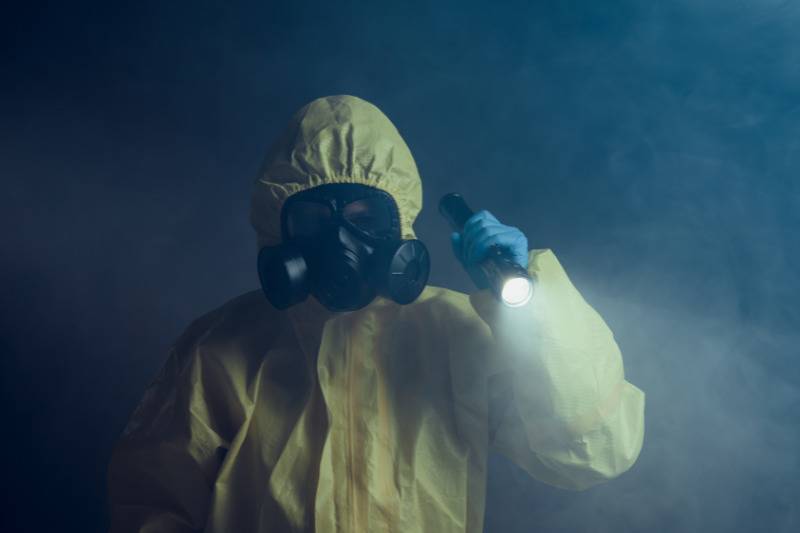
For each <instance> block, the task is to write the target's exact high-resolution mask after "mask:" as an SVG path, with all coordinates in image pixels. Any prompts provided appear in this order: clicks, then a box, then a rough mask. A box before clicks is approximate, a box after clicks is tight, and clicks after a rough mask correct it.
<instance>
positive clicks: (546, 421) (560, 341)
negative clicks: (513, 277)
mask: <svg viewBox="0 0 800 533" xmlns="http://www.w3.org/2000/svg"><path fill="white" fill-rule="evenodd" d="M529 265H530V266H529V272H530V274H531V275H532V276H533V278H534V280H535V285H534V287H535V288H534V295H533V298H532V300H531V301H530V303H528V304H527V305H526V306H523V307H519V308H508V307H505V306H502V305H501V304H499V303H498V302H497V301H496V300H495V299H494V298H493V296H492V295H491V294H490V293H489V292H488V291H487V290H484V291H480V292H478V293H475V294H473V295H472V296H471V297H470V301H471V303H472V306H473V308H474V309H475V311H476V312H477V313H478V315H479V316H480V317H481V318H482V319H483V320H484V322H486V324H488V326H489V328H490V329H491V331H492V336H493V343H492V345H493V346H494V348H495V349H494V350H493V351H494V353H492V354H490V355H489V357H490V358H491V359H492V363H491V364H490V368H493V369H494V371H493V372H491V374H492V375H490V376H488V380H489V384H488V393H489V394H488V395H489V399H490V408H489V413H490V415H489V424H490V443H491V445H492V447H493V449H495V450H497V451H499V452H501V453H503V454H504V455H506V456H508V457H509V458H510V459H511V460H513V461H514V462H516V463H517V464H518V465H520V466H521V467H522V468H523V469H525V470H526V471H527V472H528V473H529V474H531V475H532V476H533V477H535V478H537V479H539V480H541V481H543V482H545V483H548V484H550V485H553V486H557V487H561V488H566V489H573V490H583V489H586V488H588V487H591V486H593V485H596V484H598V483H601V482H603V481H606V480H609V479H612V478H614V477H616V476H618V475H619V474H621V473H623V472H625V471H626V470H628V469H629V468H630V467H631V466H632V465H633V463H634V462H635V461H636V459H637V457H638V455H639V452H640V450H641V447H642V441H643V438H644V399H645V397H644V393H643V392H642V391H641V390H639V389H638V388H636V387H635V386H634V385H632V384H631V383H629V382H628V381H626V380H625V373H624V369H623V363H622V356H621V354H620V350H619V348H618V346H617V343H616V342H615V340H614V336H613V334H612V333H611V331H610V330H609V328H608V326H607V325H606V323H605V322H604V321H603V319H602V318H601V317H600V315H599V314H598V313H597V312H596V311H595V310H594V309H593V308H592V307H591V306H590V305H589V304H588V303H586V301H585V300H584V299H583V298H582V297H581V295H580V293H579V292H578V291H577V289H576V288H575V287H574V286H573V284H572V283H571V281H570V280H569V278H568V277H567V275H566V273H565V272H564V269H563V268H562V267H561V265H560V263H559V262H558V260H557V259H556V257H555V255H554V254H553V253H552V251H550V250H534V251H532V252H530V261H529Z"/></svg>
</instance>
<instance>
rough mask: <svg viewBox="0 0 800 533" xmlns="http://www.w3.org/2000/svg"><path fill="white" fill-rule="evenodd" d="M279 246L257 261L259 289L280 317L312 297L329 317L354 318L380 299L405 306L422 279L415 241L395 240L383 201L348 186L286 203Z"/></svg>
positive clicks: (426, 266)
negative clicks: (345, 313)
mask: <svg viewBox="0 0 800 533" xmlns="http://www.w3.org/2000/svg"><path fill="white" fill-rule="evenodd" d="M281 233H282V237H283V242H282V243H281V244H279V245H277V246H265V247H264V248H262V249H261V251H260V252H259V254H258V274H259V278H260V280H261V287H262V288H263V290H264V294H266V296H267V299H269V301H270V303H272V305H273V306H274V307H276V308H278V309H286V308H288V307H290V306H292V305H294V304H296V303H299V302H302V301H303V300H305V299H306V298H307V297H308V295H309V294H312V295H313V296H314V297H315V298H316V299H317V300H318V301H319V302H320V303H321V304H323V305H324V306H325V307H326V308H328V309H329V310H331V311H354V310H356V309H361V308H362V307H365V306H366V305H368V304H369V303H370V302H371V301H372V300H373V299H375V297H376V296H378V295H381V296H384V297H386V298H389V299H391V300H393V301H395V302H397V303H399V304H403V305H404V304H408V303H411V302H413V301H414V300H415V299H416V298H417V297H418V296H419V295H420V293H421V292H422V290H423V289H424V288H425V284H426V283H427V281H428V274H429V272H430V258H429V255H428V250H427V249H426V248H425V245H424V244H422V242H421V241H419V240H416V239H408V240H404V239H402V238H401V236H400V216H399V212H398V209H397V205H396V204H395V202H394V199H393V198H392V197H391V195H390V194H388V193H386V192H384V191H381V190H379V189H375V188H373V187H368V186H366V185H360V184H351V183H336V184H325V185H320V186H317V187H314V188H311V189H308V190H305V191H302V192H299V193H297V194H294V195H292V196H291V197H289V198H288V199H287V200H286V202H285V203H284V205H283V208H282V210H281Z"/></svg>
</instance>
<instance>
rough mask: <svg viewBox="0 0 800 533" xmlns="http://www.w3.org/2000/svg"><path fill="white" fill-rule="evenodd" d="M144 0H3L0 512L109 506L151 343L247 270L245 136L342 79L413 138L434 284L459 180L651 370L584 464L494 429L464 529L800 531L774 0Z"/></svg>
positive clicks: (784, 7)
mask: <svg viewBox="0 0 800 533" xmlns="http://www.w3.org/2000/svg"><path fill="white" fill-rule="evenodd" d="M165 4H167V3H163V2H142V3H137V4H136V5H135V6H132V7H125V8H122V7H117V6H111V5H108V4H106V3H96V4H90V3H70V4H69V5H67V4H64V5H61V4H58V5H51V6H31V7H25V8H22V7H19V8H17V10H16V11H13V12H9V13H7V15H8V16H5V17H3V20H2V22H0V26H1V27H0V30H2V31H0V43H2V46H0V51H1V52H0V58H1V59H0V60H2V70H0V77H2V83H0V176H2V185H3V193H4V194H2V196H0V223H2V244H3V246H2V247H0V274H1V275H2V278H0V279H2V284H0V302H2V304H3V305H2V307H1V308H0V309H1V310H2V311H1V315H0V316H2V321H1V322H0V323H1V324H2V335H0V353H2V365H3V367H2V400H3V401H2V405H3V408H4V409H3V411H4V412H3V421H4V426H5V427H4V428H3V434H4V435H5V438H4V439H2V440H3V453H4V458H5V461H6V463H7V467H6V475H5V478H4V479H5V482H4V483H3V498H2V500H3V502H4V507H5V508H4V509H3V513H2V518H0V520H2V523H3V527H2V529H3V530H4V531H40V530H41V531H44V530H60V531H66V530H72V529H74V530H80V531H102V530H103V529H104V528H105V527H106V520H107V516H106V510H105V505H106V502H105V497H106V496H105V479H104V478H105V469H106V465H107V462H108V456H109V453H110V450H111V446H112V445H113V442H114V441H115V440H116V438H117V437H118V435H119V433H120V431H121V430H122V427H123V426H124V425H125V422H126V420H127V417H128V416H129V414H130V412H131V410H132V409H133V407H134V406H135V405H136V403H137V401H138V400H139V398H140V397H141V394H142V392H143V390H144V387H145V386H146V384H147V383H148V381H149V380H150V379H151V378H152V377H153V375H154V374H155V372H156V371H157V370H158V368H159V367H160V365H161V364H162V363H163V361H164V359H165V357H166V351H167V349H168V347H169V345H170V344H171V342H172V341H173V340H174V339H175V337H176V336H177V335H178V334H180V332H181V331H182V329H183V328H184V327H185V326H186V325H188V323H189V322H190V321H191V320H192V319H194V318H196V317H197V316H199V315H201V314H203V313H205V312H207V311H209V310H210V309H213V308H214V307H217V306H219V305H221V304H222V303H224V302H225V301H227V300H228V299H230V298H232V297H234V296H236V295H238V294H240V293H242V292H245V291H248V290H252V289H254V288H257V278H256V275H255V269H254V265H255V253H256V248H255V237H254V234H253V231H252V230H251V229H250V228H249V226H248V209H249V194H250V190H251V185H252V181H253V180H254V178H255V175H256V172H257V171H258V168H259V166H260V164H261V159H262V157H263V156H264V153H265V149H266V147H267V146H268V145H269V143H270V142H271V141H272V140H273V139H274V137H275V136H276V135H277V133H278V132H279V131H280V130H281V128H282V127H283V126H284V124H285V123H286V121H287V120H288V119H289V117H290V115H291V114H292V113H293V112H294V111H295V110H296V109H297V108H299V107H300V106H302V105H303V104H305V103H306V102H308V101H310V100H311V99H313V98H316V97H319V96H323V95H329V94H342V93H346V94H354V95H357V96H360V97H362V98H365V99H367V100H369V101H371V102H373V103H375V104H376V105H377V106H378V107H380V108H381V109H382V110H383V111H384V112H385V113H386V114H387V115H388V116H389V117H390V118H391V119H392V121H393V122H394V123H395V124H396V125H397V127H398V129H399V130H400V132H401V134H402V135H403V136H404V138H405V139H406V141H407V142H408V144H409V146H410V148H411V150H412V152H413V153H414V155H415V157H416V160H417V164H418V166H419V168H420V172H421V175H422V178H423V185H424V188H425V204H426V205H425V209H424V210H423V213H422V214H421V216H420V218H419V219H418V221H417V224H416V226H415V228H416V230H417V234H418V236H419V237H420V238H421V239H422V240H424V241H425V242H426V244H427V245H428V248H429V249H430V250H431V253H432V260H433V271H432V276H431V282H432V283H433V284H436V285H443V286H447V287H450V288H453V289H457V290H462V291H469V290H471V289H470V285H469V279H468V277H467V276H466V274H464V273H463V272H461V270H460V267H459V266H458V265H457V263H456V261H455V259H454V258H452V257H451V252H450V247H449V242H448V238H449V231H448V228H447V225H446V224H445V222H444V220H443V219H441V217H440V216H439V215H438V214H437V212H436V209H435V205H436V202H437V201H438V199H439V197H440V196H441V195H442V194H444V193H446V192H451V191H459V192H461V193H462V194H463V195H464V196H465V197H466V198H467V200H468V201H469V202H470V203H471V204H472V205H473V206H474V207H476V208H478V207H480V208H485V209H489V210H490V211H492V213H494V214H495V215H496V216H497V217H498V218H499V219H500V220H501V221H504V222H507V223H509V224H512V225H516V226H519V227H520V228H521V229H522V230H523V231H524V232H525V233H526V235H527V236H528V239H529V242H530V244H531V246H532V247H534V248H551V249H552V250H553V251H554V252H555V254H556V255H557V256H558V258H559V259H560V261H561V262H562V264H563V265H564V267H565V269H566V270H567V272H568V273H569V275H570V277H571V279H572V280H573V282H574V283H575V285H576V286H577V287H578V289H579V290H580V291H581V292H582V294H583V295H584V296H585V298H586V299H587V300H588V301H589V302H590V303H591V304H592V305H593V306H594V307H595V308H596V309H597V310H598V311H599V312H600V314H601V315H602V316H603V317H604V318H605V319H606V321H607V322H608V324H609V325H610V327H611V329H612V330H613V331H614V334H615V337H616V339H617V341H618V343H619V345H620V347H621V349H622V353H623V358H624V361H625V369H626V375H627V379H628V380H629V381H631V382H632V383H634V384H635V385H636V386H638V387H639V388H641V389H642V390H643V391H645V393H646V395H647V406H646V414H645V419H646V425H647V428H646V434H645V443H644V447H643V450H642V453H641V456H640V457H639V460H638V462H637V463H636V464H635V465H634V467H633V468H632V469H631V470H630V471H629V472H627V473H625V474H623V475H622V476H621V477H620V478H618V479H616V480H614V481H612V482H610V483H608V484H605V485H602V486H598V487H595V488H592V489H590V490H588V491H585V492H569V491H564V490H559V489H554V488H551V487H548V486H546V485H544V484H542V483H540V482H538V481H535V480H532V479H530V478H529V477H528V476H527V474H525V473H524V472H523V471H522V470H520V469H519V468H517V467H516V466H515V465H513V464H512V463H510V462H508V461H507V460H505V459H504V458H502V457H499V456H492V458H491V461H490V472H489V479H488V488H487V494H488V496H487V498H488V501H487V513H486V526H485V530H486V531H487V532H492V533H494V532H503V533H513V532H531V531H543V532H547V531H597V532H605V531H609V532H611V531H614V532H618V531H626V532H627V531H660V532H684V531H687V532H688V531H708V532H716V531H719V532H722V531H725V532H731V531H743V532H744V531H756V530H759V531H770V532H775V533H779V532H790V531H798V530H800V512H799V511H798V506H799V505H800V501H799V498H798V495H800V464H799V461H798V456H799V455H800V453H799V452H798V450H800V423H799V422H798V415H797V413H798V412H799V411H800V359H798V357H800V349H799V348H798V341H800V310H799V308H798V304H797V302H798V299H799V298H800V280H799V279H798V274H797V272H798V270H799V269H800V246H799V245H798V244H799V240H798V236H797V235H798V231H800V180H799V179H798V177H797V176H798V175H800V32H798V31H797V28H798V27H800V26H799V25H800V6H798V5H796V4H795V3H793V2H779V1H766V0H763V1H750V2H747V1H731V0H728V1H723V0H709V1H704V2H689V1H682V0H668V1H664V2H633V1H630V0H626V1H622V2H590V1H584V2H579V1H575V0H573V1H559V2H507V3H500V2H497V3H492V4H491V5H489V3H488V2H485V3H483V2H482V3H478V2H463V1H462V2H427V3H426V2H404V3H399V4H397V5H394V4H393V5H390V4H388V3H386V5H383V4H384V3H380V2H361V3H359V2H345V3H332V2H328V3H323V2H318V3H316V4H311V3H303V2H286V3H285V4H284V5H278V4H274V5H273V4H266V3H263V2H250V3H248V2H238V3H235V5H233V4H231V5H228V6H225V7H223V5H222V4H220V5H216V3H213V2H203V1H201V2H191V3H188V2H186V3H183V5H177V4H172V5H165ZM334 4H335V5H334Z"/></svg>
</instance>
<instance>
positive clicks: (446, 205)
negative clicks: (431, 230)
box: [439, 192, 475, 233]
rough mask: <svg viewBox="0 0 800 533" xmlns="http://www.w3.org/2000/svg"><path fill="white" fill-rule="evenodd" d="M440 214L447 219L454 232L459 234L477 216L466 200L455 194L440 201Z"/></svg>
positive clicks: (445, 196)
mask: <svg viewBox="0 0 800 533" xmlns="http://www.w3.org/2000/svg"><path fill="white" fill-rule="evenodd" d="M439 213H441V214H442V216H443V217H444V218H446V219H447V221H448V222H449V223H450V227H452V228H453V231H457V232H459V233H460V232H461V231H462V230H463V229H464V224H466V223H467V220H469V218H470V217H471V216H472V215H474V214H475V212H474V211H473V210H472V209H470V207H469V206H468V205H467V202H466V201H464V198H463V197H462V196H461V195H460V194H458V193H455V192H451V193H450V194H445V195H444V196H442V199H441V200H439Z"/></svg>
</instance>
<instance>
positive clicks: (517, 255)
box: [450, 210, 528, 289]
mask: <svg viewBox="0 0 800 533" xmlns="http://www.w3.org/2000/svg"><path fill="white" fill-rule="evenodd" d="M450 242H451V243H452V245H453V253H454V254H455V256H456V259H458V260H459V262H460V263H461V265H462V266H463V267H464V269H465V270H466V271H467V273H468V274H469V277H470V278H472V281H473V282H474V283H475V285H476V286H477V287H478V288H479V289H485V288H487V287H488V286H489V282H488V281H487V280H486V276H485V275H484V274H483V271H482V270H481V269H480V268H479V267H478V264H479V263H480V262H481V261H482V260H483V259H484V258H485V257H486V255H487V254H488V253H489V249H490V248H491V247H492V246H499V247H500V248H503V249H505V250H507V251H508V252H509V253H510V254H511V256H512V257H513V259H514V261H516V262H517V263H518V264H519V265H520V266H522V268H525V269H527V268H528V239H527V238H526V237H525V234H524V233H522V232H521V231H520V230H519V228H515V227H513V226H506V225H505V224H501V223H500V221H498V220H497V219H496V218H495V216H494V215H492V214H491V213H490V212H489V211H486V210H483V211H478V212H477V213H475V214H474V215H472V216H471V217H470V218H469V220H467V222H466V223H465V224H464V229H463V231H462V232H461V233H459V232H457V231H455V232H453V234H452V235H451V236H450Z"/></svg>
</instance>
